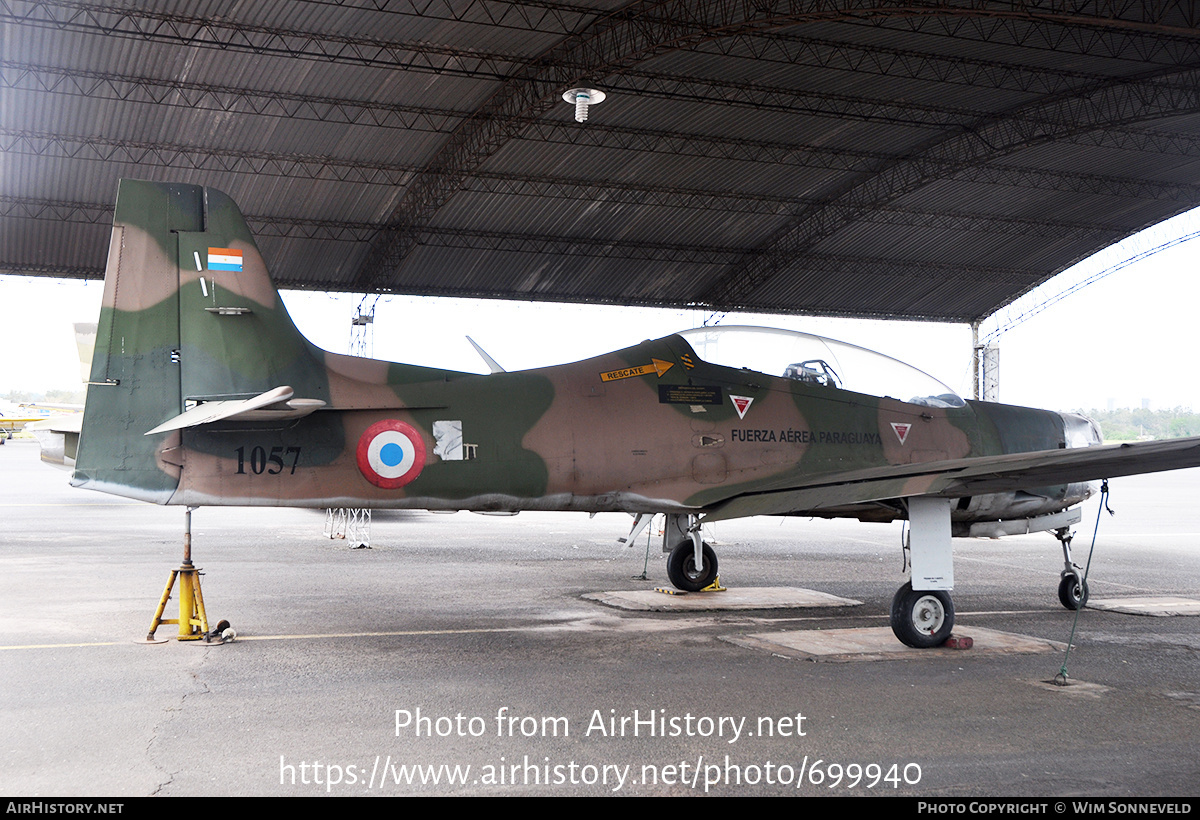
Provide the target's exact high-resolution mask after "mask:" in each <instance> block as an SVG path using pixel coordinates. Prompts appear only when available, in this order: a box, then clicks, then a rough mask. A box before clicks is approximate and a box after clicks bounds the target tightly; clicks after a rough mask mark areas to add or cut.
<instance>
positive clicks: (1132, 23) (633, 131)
mask: <svg viewBox="0 0 1200 820" xmlns="http://www.w3.org/2000/svg"><path fill="white" fill-rule="evenodd" d="M1197 8H1198V6H1197V4H1193V3H1178V2H1163V1H1160V0H1141V2H1122V3H1113V2H1106V1H1103V0H1101V1H1097V2H1089V1H1088V0H1070V1H1069V2H1068V0H1010V2H995V1H994V0H915V2H912V1H910V2H885V1H884V0H717V1H716V2H704V1H702V0H663V1H661V2H660V1H658V0H644V2H623V0H310V2H291V1H290V0H289V1H288V2H282V1H281V0H259V1H258V2H252V3H238V4H233V5H230V4H229V3H227V2H225V1H224V0H139V2H137V3H136V4H135V3H133V2H131V1H130V0H108V2H92V1H91V0H0V20H3V28H2V29H0V44H2V53H0V271H7V272H16V273H27V274H30V273H32V274H45V275H52V276H72V277H99V276H101V275H102V273H103V266H104V256H105V253H106V247H107V241H106V238H107V223H108V222H109V220H110V219H111V212H112V204H111V201H112V198H113V196H114V194H115V191H116V181H117V179H118V178H120V177H123V176H134V177H142V178H150V179H158V180H172V181H180V182H192V183H199V184H204V185H209V186H212V187H215V188H218V189H221V190H224V191H225V192H227V193H229V194H230V195H232V196H233V197H234V199H235V200H237V201H238V202H239V203H240V205H241V206H242V208H243V210H244V211H245V212H246V214H247V215H248V217H249V220H250V223H251V228H252V229H253V230H255V231H256V233H257V235H258V236H259V244H260V246H261V248H262V250H263V253H264V255H265V256H266V258H267V261H268V264H270V265H271V267H272V270H273V273H274V274H275V276H276V279H277V280H278V281H279V283H280V284H281V285H282V286H284V287H293V288H313V289H327V290H345V291H367V292H371V291H388V292H401V293H413V294H438V295H457V296H484V297H501V298H515V299H545V300H561V301H576V302H606V303H623V304H641V305H662V306H681V305H703V306H709V307H712V308H713V309H718V310H729V309H747V310H754V311H768V312H770V311H780V312H809V313H823V314H831V315H853V316H874V317H903V318H920V319H933V320H947V321H969V320H973V319H979V318H982V317H984V316H986V315H987V314H989V313H991V312H992V311H993V310H995V309H996V308H998V307H1000V306H1002V305H1003V304H1005V303H1007V302H1009V301H1011V300H1012V299H1014V298H1016V297H1017V296H1019V295H1021V294H1022V293H1024V292H1026V291H1027V290H1029V289H1030V288H1032V287H1034V286H1036V285H1037V284H1039V283H1040V282H1043V281H1044V280H1046V279H1047V278H1049V277H1051V276H1053V275H1054V274H1056V273H1058V272H1060V271H1062V270H1063V269H1065V268H1066V267H1068V266H1070V265H1071V264H1072V263H1074V262H1076V261H1078V260H1079V259H1081V258H1084V257H1086V256H1088V255H1089V254H1091V253H1093V252H1094V251H1096V250H1099V249H1101V248H1103V247H1105V246H1107V245H1109V244H1111V243H1113V242H1115V241H1117V240H1120V239H1121V238H1123V237H1125V236H1127V235H1129V234H1131V233H1133V232H1135V231H1137V230H1139V229H1141V228H1143V227H1146V226H1148V225H1151V224H1153V223H1155V222H1158V221H1161V220H1162V219H1165V218H1167V217H1169V216H1172V215H1174V214H1177V213H1180V212H1182V211H1184V210H1187V209H1189V208H1191V207H1194V206H1195V205H1197V204H1198V202H1200V90H1198V89H1200V19H1198V18H1200V11H1197ZM575 87H588V88H596V89H600V90H603V91H604V92H605V93H606V94H607V99H606V100H605V101H604V102H603V103H600V104H597V105H594V106H592V107H591V109H590V111H589V118H588V119H587V121H586V122H583V123H578V122H576V121H575V119H574V109H573V107H572V106H571V105H569V104H567V103H565V102H564V101H563V99H562V95H563V93H564V92H565V91H567V90H569V89H572V88H575Z"/></svg>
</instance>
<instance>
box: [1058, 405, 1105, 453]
mask: <svg viewBox="0 0 1200 820" xmlns="http://www.w3.org/2000/svg"><path fill="white" fill-rule="evenodd" d="M1059 415H1060V416H1062V420H1063V435H1064V437H1065V439H1066V442H1067V447H1095V446H1096V445H1098V444H1103V443H1104V435H1103V434H1102V433H1101V432H1100V425H1099V424H1097V423H1096V421H1095V420H1094V419H1089V418H1088V417H1087V416H1081V415H1080V414H1078V413H1059Z"/></svg>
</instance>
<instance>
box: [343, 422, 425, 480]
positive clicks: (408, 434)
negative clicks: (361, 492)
mask: <svg viewBox="0 0 1200 820" xmlns="http://www.w3.org/2000/svg"><path fill="white" fill-rule="evenodd" d="M357 456H358V469H359V472H361V473H362V474H363V477H365V478H366V479H367V481H370V482H371V483H372V484H374V485H375V486H376V487H382V488H383V489H385V490H394V489H396V488H397V487H403V486H404V485H405V484H408V483H409V482H410V481H412V480H413V479H415V478H416V477H417V476H418V475H420V474H421V469H422V468H423V467H424V466H425V439H423V438H421V434H420V433H418V432H417V430H416V428H415V427H413V426H412V425H411V424H407V423H405V422H403V421H399V420H397V419H385V420H384V421H377V422H375V423H374V424H372V425H371V426H370V427H368V428H367V430H366V432H365V433H363V434H362V436H361V437H360V438H359V440H358V451H357Z"/></svg>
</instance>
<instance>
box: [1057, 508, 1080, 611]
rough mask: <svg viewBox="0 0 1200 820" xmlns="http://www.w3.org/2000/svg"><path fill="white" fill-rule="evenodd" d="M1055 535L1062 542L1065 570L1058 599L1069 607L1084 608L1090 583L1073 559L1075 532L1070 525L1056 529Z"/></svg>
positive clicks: (1072, 608) (1073, 608) (1059, 587)
mask: <svg viewBox="0 0 1200 820" xmlns="http://www.w3.org/2000/svg"><path fill="white" fill-rule="evenodd" d="M1054 537H1055V538H1057V539H1058V541H1059V543H1060V544H1062V551H1063V571H1062V580H1061V581H1059V583H1058V600H1059V601H1060V602H1061V603H1062V605H1063V606H1065V607H1066V608H1067V609H1071V610H1075V609H1083V607H1084V606H1085V605H1086V604H1087V600H1088V585H1087V581H1086V580H1084V578H1083V573H1082V572H1081V571H1080V570H1081V569H1082V567H1080V566H1079V565H1078V564H1076V563H1074V562H1073V561H1072V560H1071V539H1072V538H1074V537H1075V533H1073V532H1071V530H1070V529H1069V528H1068V527H1063V528H1062V529H1058V530H1055V531H1054Z"/></svg>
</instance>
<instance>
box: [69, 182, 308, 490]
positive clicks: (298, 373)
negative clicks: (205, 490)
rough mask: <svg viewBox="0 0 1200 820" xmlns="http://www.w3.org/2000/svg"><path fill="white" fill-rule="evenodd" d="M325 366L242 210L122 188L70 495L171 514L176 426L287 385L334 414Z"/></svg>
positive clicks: (193, 192) (167, 190)
mask: <svg viewBox="0 0 1200 820" xmlns="http://www.w3.org/2000/svg"><path fill="white" fill-rule="evenodd" d="M321 355H322V352H321V351H319V350H318V349H317V348H315V347H313V346H312V345H311V344H310V343H309V342H308V341H307V340H306V339H305V338H304V337H303V336H302V335H301V334H300V332H299V330H297V329H296V327H295V325H294V324H293V323H292V320H291V317H289V316H288V313H287V310H286V309H285V308H284V306H283V303H282V302H281V301H280V298H279V294H278V292H277V291H276V290H275V286H274V284H273V283H272V282H271V279H270V276H269V275H268V273H267V269H266V265H265V264H264V263H263V259H262V256H261V255H260V254H259V251H258V247H257V245H256V244H255V242H254V238H253V236H252V235H251V233H250V229H249V227H248V226H247V225H246V221H245V219H244V217H243V216H242V214H241V212H240V211H239V210H238V207H237V205H236V204H234V202H233V200H232V199H230V198H229V197H228V196H226V195H225V194H223V193H221V192H219V191H216V190H213V189H211V188H204V187H201V186H198V185H182V184H169V183H159V182H146V181H141V180H122V181H121V184H120V188H119V190H118V193H117V204H116V213H115V215H114V218H113V231H112V239H111V242H110V245H109V254H108V265H107V268H106V270H105V283H104V298H103V303H102V306H101V309H100V320H99V326H98V328H97V336H96V346H95V352H94V354H93V359H92V369H91V379H90V381H89V386H88V395H87V404H86V407H85V411H84V420H83V427H82V431H81V434H80V441H79V451H78V457H77V459H76V465H75V475H74V478H73V479H72V484H74V485H76V486H82V487H91V488H94V489H101V490H104V491H106V492H111V493H114V494H117V495H124V496H128V497H132V498H139V499H143V500H146V501H153V502H156V503H160V504H162V503H166V502H167V501H169V500H170V498H171V495H172V494H173V493H174V492H175V489H176V488H177V486H178V484H179V475H180V468H181V464H180V463H178V462H177V455H178V453H177V451H178V450H179V443H180V440H181V439H180V437H181V435H182V433H181V431H180V425H170V424H166V423H167V422H169V421H170V420H171V419H174V418H176V417H178V416H180V415H182V414H183V413H185V412H186V411H188V410H189V409H190V408H191V407H193V406H194V405H196V404H197V403H205V402H213V401H224V402H236V401H239V400H241V401H244V400H247V399H252V398H254V397H257V396H261V395H263V394H264V393H267V392H268V391H272V390H274V389H276V388H279V387H282V386H287V387H290V388H291V389H292V390H293V392H294V394H295V395H298V396H304V397H306V398H307V399H310V400H318V401H317V403H318V404H319V403H320V402H327V401H328V400H329V386H328V378H327V376H326V369H325V367H323V366H319V364H318V362H317V361H315V359H317V358H318V357H320V356H321ZM156 428H162V429H161V432H155V433H154V434H153V435H146V433H148V432H149V431H152V430H156Z"/></svg>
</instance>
